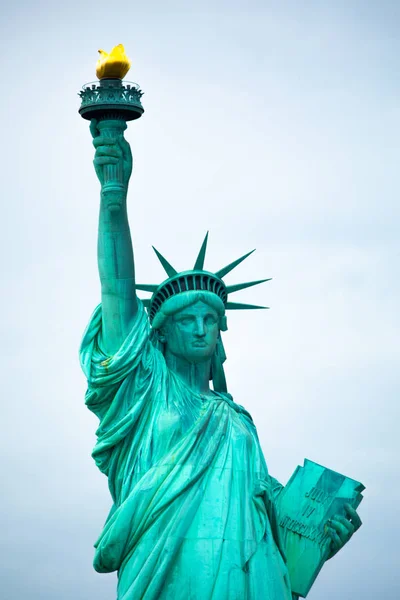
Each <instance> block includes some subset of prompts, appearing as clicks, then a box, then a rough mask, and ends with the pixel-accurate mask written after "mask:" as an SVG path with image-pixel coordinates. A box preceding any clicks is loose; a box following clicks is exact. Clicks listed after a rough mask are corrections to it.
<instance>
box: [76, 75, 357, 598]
mask: <svg viewBox="0 0 400 600" xmlns="http://www.w3.org/2000/svg"><path fill="white" fill-rule="evenodd" d="M107 82H108V83H107ZM106 88H107V89H108V92H107V93H106V92H105V89H106ZM109 88H112V89H109ZM124 89H125V88H123V86H122V83H121V82H119V83H118V81H117V82H115V81H114V82H111V83H110V80H103V81H102V82H101V84H100V85H99V86H97V88H96V87H95V88H93V87H92V86H91V87H90V89H89V88H84V91H83V92H82V94H81V97H82V107H81V110H80V112H81V114H82V116H83V117H84V118H87V119H91V126H90V129H91V133H92V136H93V144H94V146H95V148H96V154H95V160H94V166H95V170H96V173H97V176H98V178H99V181H100V184H101V195H100V216H99V235H98V266H99V275H100V280H101V305H99V306H98V307H97V309H96V310H95V312H94V314H93V316H92V318H91V320H90V323H89V325H88V328H87V330H86V332H85V334H84V338H83V341H82V346H81V362H82V367H83V370H84V372H85V374H86V377H87V380H88V390H87V394H86V405H87V407H88V408H89V409H90V410H91V411H92V412H94V413H95V414H96V415H97V417H98V418H99V420H100V424H99V427H98V429H97V444H96V446H95V448H94V451H93V457H94V459H95V461H96V465H97V466H98V468H99V469H100V470H101V472H103V473H104V474H105V475H106V476H107V478H108V484H109V489H110V493H111V497H112V508H111V511H110V514H109V516H108V519H107V521H106V524H105V526H104V529H103V531H102V533H101V535H100V537H99V539H98V541H97V542H96V552H95V559H94V566H95V569H96V570H97V571H99V572H111V571H118V590H117V596H118V600H139V599H145V600H159V599H161V600H163V599H164V600H165V599H171V600H172V599H173V600H180V599H182V600H188V599H189V600H191V599H194V598H196V599H204V600H211V599H215V600H224V599H227V600H228V599H229V600H231V599H232V600H234V599H237V600H243V599H244V598H247V599H248V600H261V599H264V600H291V599H292V594H294V595H293V597H294V598H295V597H297V596H296V594H299V595H303V596H305V595H306V594H307V592H308V590H309V588H310V586H311V585H312V582H313V581H314V579H315V577H316V575H317V574H318V572H319V570H320V568H321V566H322V565H323V563H324V561H325V560H326V559H328V558H330V557H331V556H332V555H333V554H334V553H335V552H337V551H338V550H339V549H340V548H341V547H342V546H343V545H344V544H345V543H346V542H347V541H348V540H349V539H350V537H351V535H352V533H353V532H354V530H355V529H357V528H358V527H359V526H360V524H361V522H360V520H359V517H358V515H357V513H356V512H355V508H356V506H357V504H358V502H359V501H360V499H361V496H360V493H359V492H360V491H361V488H362V486H361V484H358V483H357V482H353V480H349V479H347V478H345V477H343V476H340V475H339V474H337V473H334V472H333V471H330V470H328V469H324V468H323V467H320V466H319V465H315V463H311V461H306V464H305V467H304V468H302V469H300V468H298V469H297V470H296V472H295V474H294V475H293V477H292V479H291V480H290V481H289V483H288V485H287V486H286V487H285V488H284V487H283V486H282V485H281V484H280V483H278V481H276V480H275V479H274V478H272V477H271V476H270V475H269V473H268V469H267V465H266V462H265V459H264V455H263V452H262V449H261V447H260V443H259V440H258V436H257V432H256V428H255V425H254V423H253V421H252V418H251V416H250V415H249V413H248V412H247V411H246V410H245V409H244V408H243V407H242V406H240V405H239V404H237V403H236V402H235V401H234V400H233V398H232V396H231V395H230V394H229V393H228V390H227V384H226V380H225V374H224V369H223V363H224V361H225V358H226V356H225V351H224V347H223V343H222V336H221V332H223V331H225V330H226V328H227V321H226V314H225V312H226V310H228V309H245V308H262V307H258V306H251V305H243V304H240V303H235V302H231V301H230V299H228V295H229V294H231V293H234V292H235V291H238V290H240V289H243V288H245V287H250V286H252V285H256V284H258V283H262V282H263V281H267V280H259V281H255V282H249V283H245V284H236V285H231V286H227V285H225V283H224V281H223V277H224V276H225V275H226V274H227V273H228V272H229V271H231V270H232V269H233V268H234V267H236V266H237V265H238V264H239V263H240V262H241V261H242V260H244V258H246V257H247V256H248V255H245V256H243V257H241V258H240V259H237V260H236V261H234V262H233V263H231V264H230V265H228V266H227V267H224V268H222V269H220V270H219V271H217V272H216V273H212V272H209V271H205V270H204V259H205V252H206V245H207V236H206V239H205V240H204V242H203V244H202V246H201V249H200V252H199V254H198V256H197V259H196V260H195V263H194V268H193V270H190V271H184V272H178V271H177V270H176V269H175V268H174V267H172V265H170V263H169V262H168V261H167V260H166V259H165V258H164V257H163V256H162V255H161V254H160V253H159V252H158V251H156V253H157V256H158V258H159V259H160V261H161V263H162V265H163V267H164V269H165V270H166V273H167V275H168V279H166V280H165V281H164V282H162V283H161V284H160V285H157V284H136V281H135V270H134V259H133V248H132V240H131V234H130V228H129V223H128V217H127V207H126V200H127V191H128V183H129V179H130V176H131V170H132V156H131V151H130V147H129V144H128V143H127V141H126V140H125V138H124V135H123V134H124V130H125V129H126V121H127V120H132V119H135V118H138V117H139V116H140V115H141V114H142V112H143V108H142V106H141V103H140V98H141V92H140V91H139V88H138V87H135V88H134V90H133V91H132V88H130V89H129V90H125V91H124ZM85 90H86V91H85ZM138 290H141V291H145V292H146V291H147V292H150V293H152V296H151V298H147V299H145V300H143V301H141V300H140V299H139V298H138V297H137V291H138ZM210 382H211V383H212V385H211V386H210ZM262 394H263V391H262V390H260V395H262ZM339 483H340V485H339ZM307 494H308V495H307ZM299 565H300V566H301V568H299Z"/></svg>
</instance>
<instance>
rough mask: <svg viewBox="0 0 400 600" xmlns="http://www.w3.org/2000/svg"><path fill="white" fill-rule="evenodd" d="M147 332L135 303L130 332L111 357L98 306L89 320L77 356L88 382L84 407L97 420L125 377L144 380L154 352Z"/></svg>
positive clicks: (142, 312)
mask: <svg viewBox="0 0 400 600" xmlns="http://www.w3.org/2000/svg"><path fill="white" fill-rule="evenodd" d="M149 329H150V327H149V323H148V318H147V315H146V312H145V310H144V308H143V304H142V303H141V302H140V301H138V312H137V315H136V318H135V320H134V323H133V326H132V329H131V331H130V332H129V334H128V336H127V337H126V339H125V341H124V342H123V344H122V346H121V347H120V348H119V350H118V351H117V352H116V353H115V354H114V355H112V356H110V355H108V354H106V352H105V351H104V345H103V343H102V309H101V304H100V305H99V306H97V308H96V309H95V311H94V313H93V315H92V316H91V318H90V321H89V324H88V326H87V328H86V330H85V333H84V335H83V338H82V342H81V346H80V352H79V354H80V362H81V367H82V370H83V372H84V374H85V376H86V379H87V382H88V389H87V392H86V396H85V403H86V405H87V407H88V408H89V410H91V411H92V412H94V413H95V414H96V415H97V416H98V417H99V418H100V420H101V419H102V418H103V416H104V414H105V412H106V411H107V410H108V408H109V406H110V404H111V402H112V400H113V398H114V397H115V395H116V393H117V391H118V389H119V388H120V387H121V385H122V383H123V382H124V381H125V380H126V378H127V376H128V375H129V376H131V377H132V376H133V377H135V375H136V376H139V375H140V374H141V375H142V376H143V375H144V373H145V372H146V371H147V370H149V369H151V363H152V359H153V358H154V357H153V356H152V354H153V352H152V351H154V352H155V349H154V348H153V346H152V344H151V342H150V341H149Z"/></svg>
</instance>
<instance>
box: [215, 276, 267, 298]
mask: <svg viewBox="0 0 400 600" xmlns="http://www.w3.org/2000/svg"><path fill="white" fill-rule="evenodd" d="M271 279H272V277H270V278H269V279H259V280H258V281H248V282H247V283H237V284H236V285H227V286H226V291H227V293H228V294H232V293H233V292H238V291H239V290H244V289H245V288H248V287H252V286H253V285H258V284H259V283H264V282H265V281H271Z"/></svg>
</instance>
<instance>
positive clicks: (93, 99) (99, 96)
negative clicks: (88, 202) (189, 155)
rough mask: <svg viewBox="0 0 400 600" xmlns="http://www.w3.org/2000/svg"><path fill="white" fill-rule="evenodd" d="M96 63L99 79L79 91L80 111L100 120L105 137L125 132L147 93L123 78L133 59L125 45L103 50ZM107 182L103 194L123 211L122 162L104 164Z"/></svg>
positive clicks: (107, 203)
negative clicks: (126, 50) (108, 52)
mask: <svg viewBox="0 0 400 600" xmlns="http://www.w3.org/2000/svg"><path fill="white" fill-rule="evenodd" d="M99 53H100V58H99V60H98V61H97V65H96V75H97V77H98V79H99V81H98V82H92V83H85V84H84V85H83V87H82V89H81V91H80V92H79V96H80V97H81V100H82V102H81V106H80V109H79V114H80V115H81V117H83V118H84V119H87V120H88V121H91V120H92V119H96V120H97V128H98V130H99V131H100V134H101V135H102V136H103V137H105V138H112V139H114V140H115V138H116V137H118V136H120V135H123V132H124V131H125V129H126V127H127V125H126V122H127V121H133V120H134V119H138V118H139V117H141V116H142V114H143V112H144V109H143V106H142V104H141V101H140V99H141V97H142V95H143V92H142V91H141V89H140V87H139V86H138V84H137V83H132V82H130V81H124V82H123V81H122V79H123V78H124V77H125V75H126V74H127V72H128V71H129V69H130V66H131V61H130V60H129V58H128V57H127V56H126V54H125V50H124V47H123V45H122V44H119V45H118V46H115V48H113V49H112V51H111V52H110V54H107V52H104V50H99ZM103 169H104V171H103V173H104V184H103V186H102V191H101V193H102V196H103V199H104V200H105V203H106V205H107V206H108V207H109V209H110V210H114V211H115V210H119V208H120V206H121V205H122V201H123V198H124V196H125V194H126V188H125V185H124V179H123V166H122V161H119V162H118V164H116V165H103Z"/></svg>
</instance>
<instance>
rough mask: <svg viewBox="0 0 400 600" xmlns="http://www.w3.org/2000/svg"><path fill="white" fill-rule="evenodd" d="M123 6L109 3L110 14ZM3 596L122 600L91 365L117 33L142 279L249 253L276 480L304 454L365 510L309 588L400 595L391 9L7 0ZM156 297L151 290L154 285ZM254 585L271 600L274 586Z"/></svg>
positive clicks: (246, 322)
mask: <svg viewBox="0 0 400 600" xmlns="http://www.w3.org/2000/svg"><path fill="white" fill-rule="evenodd" d="M112 7H113V8H112ZM0 39H1V46H2V62H1V65H2V66H1V68H2V76H1V77H2V93H1V96H0V103H1V114H2V117H3V123H2V128H1V131H2V144H1V154H2V167H3V168H2V183H1V187H2V199H3V200H2V202H3V208H2V215H3V219H2V223H3V227H2V235H1V238H0V244H1V258H2V267H1V273H2V284H3V289H2V294H1V300H0V302H1V315H2V326H1V334H2V348H3V353H2V354H3V356H2V366H3V374H2V388H3V393H2V402H3V407H2V410H1V415H2V436H1V441H0V444H1V452H2V474H1V481H2V493H1V503H2V508H1V510H0V515H1V516H0V519H1V520H2V524H1V536H0V571H1V574H0V579H1V594H0V595H1V597H2V598H4V600H25V599H26V598H29V599H30V600H72V599H73V600H94V599H96V600H113V599H115V584H116V578H115V575H99V574H97V573H95V572H94V571H93V569H92V566H91V562H92V557H93V543H94V542H95V540H96V538H97V536H98V535H99V534H100V531H101V529H102V525H103V522H104V520H105V518H106V516H107V513H108V510H109V508H110V504H111V501H110V496H109V493H108V489H107V481H106V478H105V477H104V476H103V475H101V474H100V473H99V472H98V471H97V469H96V467H95V465H94V462H93V461H92V459H91V457H90V453H91V449H92V447H93V445H94V443H95V429H96V426H97V420H96V418H95V417H94V416H93V415H92V414H91V413H89V411H88V410H87V409H86V408H85V406H84V399H83V398H84V392H85V380H84V377H83V374H82V373H81V371H80V367H79V364H78V359H77V352H78V346H79V342H80V338H81V335H82V332H83V329H84V327H85V325H86V323H87V320H88V318H89V316H90V314H91V312H92V310H93V309H94V307H95V306H96V304H97V303H98V302H99V300H100V291H99V284H98V277H97V264H96V237H97V214H98V198H99V185H98V182H97V179H96V176H95V174H94V172H93V167H92V158H93V149H92V146H91V139H90V134H89V130H88V124H87V122H85V121H84V120H82V119H81V117H80V116H79V114H78V112H77V111H78V108H79V98H78V96H77V92H78V91H79V88H80V87H81V85H82V84H83V83H85V82H88V81H92V80H94V79H95V62H96V60H97V49H98V48H104V49H106V50H110V49H111V47H112V46H114V45H116V44H118V43H121V42H122V43H123V44H124V45H125V47H126V49H127V52H128V54H129V56H130V57H131V59H132V69H131V71H130V73H129V75H128V77H127V79H130V80H133V81H137V82H139V83H140V85H141V87H142V89H143V90H144V92H145V95H144V96H143V104H144V107H145V111H146V112H145V114H144V116H143V117H142V119H140V120H139V121H138V122H134V123H132V124H130V125H129V129H128V132H127V139H128V140H129V141H130V143H131V145H132V150H133V154H134V160H135V166H134V174H133V176H132V180H131V186H130V194H129V211H130V222H131V227H132V233H133V240H134V246H135V258H136V270H137V278H138V280H140V281H141V282H143V283H155V282H159V281H161V280H162V279H163V272H162V269H161V267H160V265H159V264H158V261H157V259H156V257H155V255H154V254H153V252H152V250H151V244H154V245H155V246H156V247H157V248H158V249H159V250H160V251H161V252H162V253H163V254H165V255H166V257H167V258H168V259H169V260H170V262H171V263H172V264H173V265H174V266H175V267H176V268H177V269H179V270H184V269H186V268H190V267H191V266H192V262H193V261H194V259H195V256H196V254H197V251H198V249H199V247H200V244H201V241H202V239H203V237H204V234H205V231H206V230H208V229H209V230H210V237H209V252H208V256H207V259H206V268H208V269H210V270H217V269H218V268H221V267H222V266H224V265H225V264H227V263H228V262H230V261H232V260H233V259H235V258H237V257H238V256H240V255H242V254H244V253H245V252H246V251H248V250H250V249H252V248H254V247H256V248H257V252H256V253H255V254H254V255H252V256H251V257H250V258H249V259H248V260H247V261H246V262H245V263H243V264H242V265H241V266H240V267H238V268H237V269H236V270H235V271H234V272H233V273H232V274H231V275H230V276H229V277H227V282H228V283H235V282H241V281H250V280H252V279H261V278H264V277H273V281H271V282H269V283H266V284H264V285H263V286H259V288H254V289H249V290H245V291H242V292H240V293H238V294H236V297H235V299H236V301H243V302H253V303H256V304H257V303H259V304H264V305H267V306H270V307H271V310H270V311H264V312H256V311H254V312H248V313H244V312H240V313H237V314H236V313H235V314H230V315H229V317H228V325H229V331H228V332H227V333H226V334H224V342H225V348H226V351H227V355H228V361H227V363H226V371H227V378H228V388H229V391H230V392H231V393H232V394H233V396H234V399H235V400H236V401H237V402H238V403H239V404H242V405H244V406H245V407H246V408H247V409H248V410H249V411H250V412H251V414H252V415H253V418H254V420H255V422H256V425H257V427H258V432H259V436H260V439H261V443H262V446H263V449H264V453H265V457H266V460H267V464H268V466H269V470H270V472H271V474H272V475H273V476H275V477H276V478H277V479H279V480H280V481H282V482H283V483H285V482H286V481H287V479H288V478H289V476H290V475H291V473H292V472H293V470H294V469H295V467H296V465H298V464H301V463H302V462H303V458H304V457H307V458H310V459H312V460H315V461H317V462H319V463H321V464H323V465H325V466H327V467H330V468H332V469H334V470H337V471H339V472H341V473H343V474H345V475H348V476H349V477H353V478H355V479H358V480H359V481H361V482H363V483H364V485H365V486H366V488H367V489H366V491H365V493H364V501H363V503H362V505H361V507H360V509H359V512H360V515H361V518H362V519H363V521H364V525H363V527H362V528H361V530H360V531H359V532H358V533H357V534H356V535H355V536H354V538H353V540H352V541H351V542H350V543H349V545H348V546H347V547H346V548H345V549H344V550H343V551H342V552H341V553H340V554H339V555H337V556H336V557H335V558H334V559H333V560H332V561H330V562H329V563H328V564H327V565H326V566H325V567H324V569H323V571H322V572H321V574H320V576H319V578H318V580H317V582H316V583H315V585H314V587H313V589H312V590H311V592H310V594H309V599H310V600H338V599H340V600H361V599H362V600H386V599H388V600H389V599H390V600H392V599H394V598H397V597H400V580H399V562H400V556H399V543H398V535H399V528H398V514H399V503H400V484H399V476H398V475H399V471H398V462H399V428H398V420H399V410H398V406H399V321H400V320H399V291H400V285H399V259H400V241H399V218H400V209H399V150H400V135H399V133H400V132H399V129H400V101H399V91H400V85H399V61H400V3H399V2H398V1H393V2H390V1H388V0H380V2H373V1H372V0H363V1H361V0H325V1H324V0H308V1H306V0H297V1H289V0H280V1H274V2H270V1H268V0H264V1H263V2H261V1H252V0H247V1H246V2H245V1H244V0H242V1H240V2H238V1H235V0H230V1H229V2H226V1H218V0H216V1H215V0H214V1H210V0H204V1H202V2H190V1H189V0H187V1H186V2H183V1H181V2H170V1H168V0H164V1H157V2H152V1H151V0H148V1H147V2H136V1H130V2H127V3H122V2H121V3H118V4H117V3H114V4H113V3H110V2H104V1H103V0H98V1H97V2H96V3H92V2H88V1H87V0H82V1H81V2H77V1H76V0H72V1H70V2H62V3H59V2H48V1H47V2H46V1H44V2H40V1H36V2H33V1H30V2H24V1H23V0H20V1H19V2H14V3H8V6H7V8H4V7H3V9H2V19H1V31H0ZM143 295H145V294H143ZM260 600H261V599H260Z"/></svg>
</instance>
